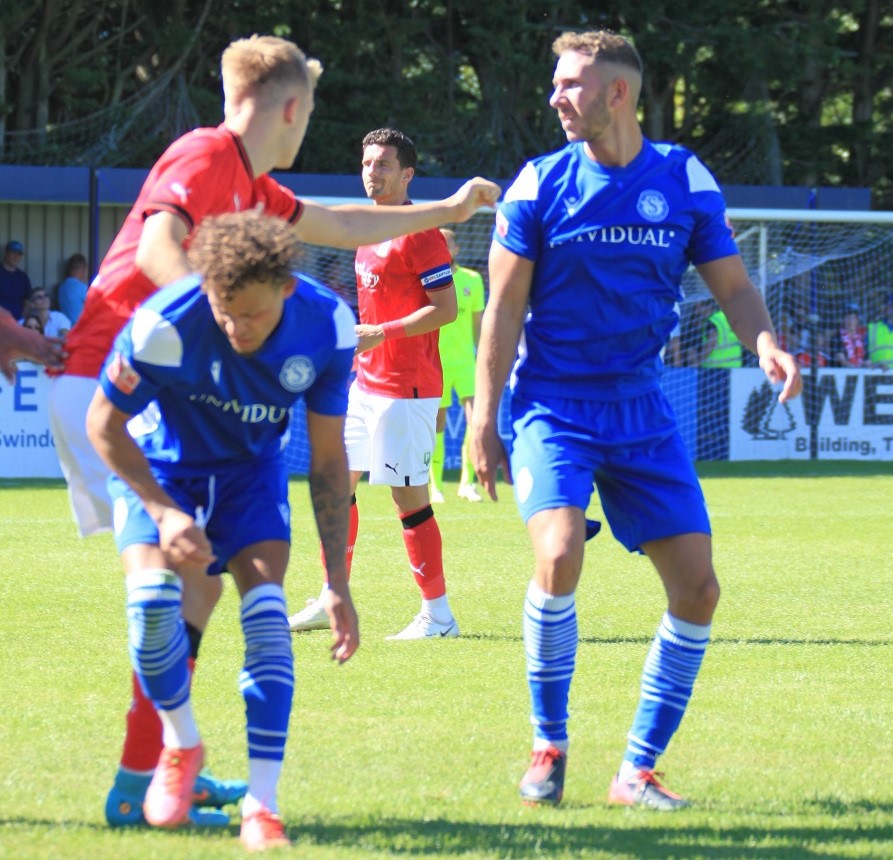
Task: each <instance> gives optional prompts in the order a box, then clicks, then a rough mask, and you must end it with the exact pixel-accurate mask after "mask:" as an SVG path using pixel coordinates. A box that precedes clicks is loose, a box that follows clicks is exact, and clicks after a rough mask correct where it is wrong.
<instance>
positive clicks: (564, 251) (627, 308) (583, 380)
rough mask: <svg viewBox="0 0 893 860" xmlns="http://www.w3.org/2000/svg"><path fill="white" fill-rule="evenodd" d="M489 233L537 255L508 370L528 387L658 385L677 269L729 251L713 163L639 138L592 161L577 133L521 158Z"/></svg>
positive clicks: (600, 390)
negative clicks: (639, 143)
mask: <svg viewBox="0 0 893 860" xmlns="http://www.w3.org/2000/svg"><path fill="white" fill-rule="evenodd" d="M493 239H494V241H496V242H499V243H500V244H501V245H503V246H505V247H506V248H507V249H508V250H509V251H511V252H513V253H514V254H517V255H519V256H521V257H525V258H527V259H529V260H533V261H534V263H535V266H534V272H533V282H532V285H531V291H530V308H529V311H530V312H529V314H528V316H527V320H526V322H525V324H524V336H523V339H522V343H521V347H520V349H519V357H518V361H517V363H516V365H515V371H514V374H513V386H514V388H515V390H517V391H518V393H519V394H521V395H523V396H524V397H527V398H533V399H535V398H537V397H542V396H559V397H568V398H573V399H584V400H609V399H611V400H613V399H618V398H627V397H634V396H637V395H639V394H643V393H645V392H647V391H651V390H653V389H655V388H657V387H658V385H659V380H660V374H661V370H662V363H661V358H660V351H661V349H662V347H663V346H664V344H665V343H666V341H667V338H668V337H669V334H670V332H671V331H672V330H673V328H674V327H675V325H676V323H677V315H676V311H675V309H674V304H675V302H677V301H678V300H679V299H680V297H681V293H680V288H679V285H680V282H681V280H682V276H683V274H684V273H685V271H686V269H687V268H688V267H689V265H690V264H692V263H694V264H695V265H698V264H701V263H707V262H710V261H711V260H716V259H719V258H720V257H727V256H729V255H731V254H737V253H738V249H737V247H736V245H735V242H734V239H733V236H732V231H731V227H730V226H729V224H728V222H727V220H726V217H725V203H724V201H723V197H722V193H721V192H720V190H719V186H718V185H717V184H716V180H715V179H714V178H713V176H712V175H711V173H710V172H709V171H708V170H707V168H706V167H704V165H703V164H701V162H700V161H698V159H697V158H696V157H695V156H694V155H692V153H690V152H689V151H688V150H686V149H683V148H682V147H679V146H673V145H670V144H655V143H651V142H650V141H648V140H646V141H644V145H643V148H642V151H641V152H640V153H639V155H637V156H636V158H635V159H634V160H633V161H632V162H631V163H630V164H628V165H627V166H626V167H604V166H602V165H600V164H597V163H596V162H594V161H592V160H591V159H590V158H588V157H587V156H586V153H585V151H584V149H583V144H582V143H571V144H569V145H568V146H566V147H564V148H563V149H561V150H559V151H557V152H554V153H551V154H549V155H544V156H541V157H540V158H536V159H534V160H533V161H530V162H528V163H527V164H526V165H525V166H524V168H523V169H522V170H521V172H520V173H519V175H518V176H517V178H516V179H515V181H514V183H513V184H512V186H511V187H510V188H509V190H508V191H507V192H506V195H505V199H504V200H503V202H502V203H501V204H500V207H499V211H498V213H497V216H496V228H495V231H494V235H493Z"/></svg>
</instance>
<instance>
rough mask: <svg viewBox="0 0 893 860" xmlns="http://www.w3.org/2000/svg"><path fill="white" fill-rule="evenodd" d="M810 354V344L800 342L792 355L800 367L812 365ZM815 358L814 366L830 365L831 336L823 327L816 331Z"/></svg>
mask: <svg viewBox="0 0 893 860" xmlns="http://www.w3.org/2000/svg"><path fill="white" fill-rule="evenodd" d="M812 355H813V347H812V344H811V343H804V342H801V343H800V346H799V348H798V349H797V352H796V353H795V355H794V357H795V358H796V359H797V363H798V364H799V365H800V367H812ZM815 358H816V367H830V366H831V336H830V335H829V334H828V332H826V331H825V330H824V329H819V331H818V332H816V342H815Z"/></svg>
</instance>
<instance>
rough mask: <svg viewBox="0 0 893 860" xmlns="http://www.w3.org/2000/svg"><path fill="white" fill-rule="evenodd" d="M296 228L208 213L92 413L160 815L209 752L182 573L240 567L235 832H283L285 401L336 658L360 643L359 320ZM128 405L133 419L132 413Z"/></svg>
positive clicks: (175, 808)
mask: <svg viewBox="0 0 893 860" xmlns="http://www.w3.org/2000/svg"><path fill="white" fill-rule="evenodd" d="M297 256H298V242H297V240H296V239H295V238H294V232H293V231H292V230H291V228H290V227H289V225H288V224H287V223H286V222H285V221H283V220H281V219H279V218H275V217H272V216H262V215H261V214H260V212H258V211H256V210H250V211H247V212H242V213H236V214H228V215H221V216H218V217H214V218H209V219H207V220H205V221H204V222H203V223H202V225H201V226H200V228H199V230H198V232H197V234H196V236H195V239H194V241H193V243H192V245H191V247H190V249H189V260H190V263H191V265H192V267H193V269H194V271H195V272H197V273H198V275H197V276H195V277H187V278H184V279H183V280H181V281H180V282H178V283H175V284H173V285H171V286H170V287H168V288H167V289H165V290H162V291H161V292H159V293H157V294H155V295H154V296H152V297H150V298H149V299H147V300H146V301H145V302H144V303H143V304H142V305H141V306H140V307H139V308H138V309H137V310H136V312H135V313H134V315H133V318H132V320H131V321H130V323H129V324H128V325H127V327H126V328H125V329H124V330H123V331H122V333H121V334H120V335H119V336H118V338H117V340H116V341H115V345H114V347H113V349H112V351H111V353H110V354H109V358H108V359H107V361H106V364H105V367H104V368H103V371H102V373H101V374H100V380H99V381H100V387H99V389H98V390H97V392H96V395H95V397H94V399H93V402H92V403H91V405H90V409H89V412H88V418H87V425H88V432H89V435H90V439H91V441H92V443H93V445H94V447H95V448H96V450H97V452H98V453H99V455H100V457H101V458H102V460H103V461H104V462H105V463H106V465H107V466H108V467H109V468H110V469H111V471H112V472H113V473H114V474H113V476H112V477H111V478H110V480H109V487H110V495H111V498H112V504H113V507H112V511H113V520H114V527H115V539H116V542H117V546H118V550H119V552H120V553H121V558H122V561H123V564H124V568H125V573H126V585H127V617H128V621H129V641H130V655H131V661H132V663H133V667H134V670H135V672H136V674H137V676H138V678H139V681H140V684H141V685H142V686H143V688H144V689H145V691H146V694H147V695H148V697H149V698H150V699H151V700H152V702H153V704H154V705H155V707H156V709H157V710H158V713H159V716H160V718H161V721H162V724H163V728H164V750H163V752H162V755H161V759H160V761H159V765H158V767H157V769H156V770H155V774H154V776H153V778H152V782H151V784H150V785H149V788H148V790H147V792H146V798H145V802H144V814H145V817H146V820H147V821H148V822H149V823H150V824H153V825H155V826H160V827H176V826H178V825H180V824H182V823H184V822H185V821H186V820H187V817H188V813H189V810H190V806H191V803H192V785H193V782H194V780H195V777H196V776H197V774H198V772H199V770H200V769H201V766H202V759H203V755H204V751H203V746H202V742H201V735H200V733H199V730H198V727H197V725H196V722H195V718H194V716H193V712H192V707H191V703H190V696H189V672H188V668H187V658H188V656H189V647H188V641H187V636H186V632H185V628H184V622H183V618H182V612H181V605H182V604H181V595H182V590H183V583H184V582H188V581H189V580H190V578H194V577H203V576H207V575H215V574H219V573H221V572H222V571H224V570H226V571H229V573H231V574H232V577H233V580H234V581H235V583H236V586H237V588H238V590H239V595H240V597H241V625H242V631H243V634H244V637H245V663H244V666H243V668H242V671H241V674H240V675H239V687H240V690H241V691H242V695H243V697H244V699H245V712H246V718H247V735H248V764H249V779H248V793H247V795H246V797H245V800H244V802H243V805H242V829H241V839H242V842H243V843H244V844H245V846H246V847H247V848H248V849H249V850H263V849H265V848H270V847H276V846H279V845H287V844H289V843H288V840H287V838H286V836H285V832H284V827H283V825H282V822H281V820H280V819H279V817H278V809H277V804H276V786H277V783H278V779H279V775H280V771H281V769H282V760H283V755H284V751H285V742H286V737H287V733H288V721H289V714H290V711H291V703H292V694H293V687H294V675H293V667H292V651H291V634H290V632H289V629H288V622H287V620H286V605H285V597H284V594H283V588H282V583H283V578H284V575H285V570H286V566H287V564H288V557H289V545H290V510H289V502H288V481H287V474H286V470H285V467H284V463H283V459H282V446H283V437H284V434H285V433H286V432H287V429H288V421H289V409H290V407H291V406H292V405H293V404H294V403H295V402H296V401H297V400H298V399H299V398H303V399H304V400H305V402H306V404H307V432H308V437H309V441H310V445H311V449H312V455H311V464H310V474H309V486H310V495H311V499H312V504H313V510H314V514H315V517H316V522H317V526H318V529H319V535H320V538H321V541H322V545H323V548H324V550H325V553H326V557H327V558H328V559H332V560H333V561H332V562H331V563H332V564H334V568H332V567H330V568H329V590H328V591H327V593H326V598H325V601H326V603H325V606H326V610H327V612H328V614H329V618H330V622H331V628H332V632H333V637H334V643H333V645H332V656H333V658H334V659H336V660H338V661H339V662H344V661H345V660H347V659H348V658H349V657H350V656H351V655H352V654H353V653H354V651H355V650H356V648H357V645H358V643H359V639H358V626H357V617H356V613H355V611H354V608H353V604H352V602H351V598H350V592H349V589H348V585H347V576H346V571H345V569H344V565H343V559H344V555H345V545H346V540H347V524H348V510H349V505H350V490H349V480H348V470H347V457H346V454H345V449H344V441H343V438H344V432H343V431H344V415H345V412H346V409H347V384H348V376H349V374H350V370H351V365H352V362H353V355H354V349H355V347H356V334H355V331H354V325H355V318H354V316H353V313H352V311H351V310H350V308H349V307H348V306H347V305H346V304H345V303H344V302H343V301H342V300H341V299H339V298H338V297H337V296H336V295H335V294H334V293H332V292H330V291H329V290H328V289H326V288H325V287H323V286H322V285H320V284H317V283H316V282H314V281H312V280H310V279H306V278H305V277H304V276H296V275H295V274H294V268H295V265H296V260H297ZM134 416H138V417H136V418H134Z"/></svg>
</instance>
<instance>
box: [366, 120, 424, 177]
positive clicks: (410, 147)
mask: <svg viewBox="0 0 893 860" xmlns="http://www.w3.org/2000/svg"><path fill="white" fill-rule="evenodd" d="M367 146H393V147H394V149H396V150H397V161H398V162H399V164H400V166H401V167H411V168H412V169H413V170H415V167H416V165H417V164H418V163H419V157H418V154H417V153H416V148H415V144H414V143H413V142H412V138H411V137H410V136H409V135H408V134H404V133H403V132H402V131H398V130H397V129H396V128H377V129H375V131H370V132H369V134H367V135H366V136H365V137H364V138H363V150H365V149H366V147H367Z"/></svg>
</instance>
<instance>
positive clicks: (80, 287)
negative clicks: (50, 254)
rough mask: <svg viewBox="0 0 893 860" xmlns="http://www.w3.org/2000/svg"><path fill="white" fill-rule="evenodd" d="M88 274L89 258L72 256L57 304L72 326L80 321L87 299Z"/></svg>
mask: <svg viewBox="0 0 893 860" xmlns="http://www.w3.org/2000/svg"><path fill="white" fill-rule="evenodd" d="M88 274H89V269H88V266H87V258H86V257H85V256H84V255H83V254H72V255H71V256H70V257H69V258H68V259H67V260H66V261H65V279H64V280H63V281H62V283H61V284H59V289H58V290H57V291H56V304H57V306H58V308H59V310H60V311H61V312H62V313H63V314H65V316H67V317H68V319H69V320H70V321H71V324H72V325H74V324H75V323H76V322H77V321H78V317H79V316H80V315H81V310H83V307H84V300H85V299H86V298H87V277H88Z"/></svg>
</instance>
